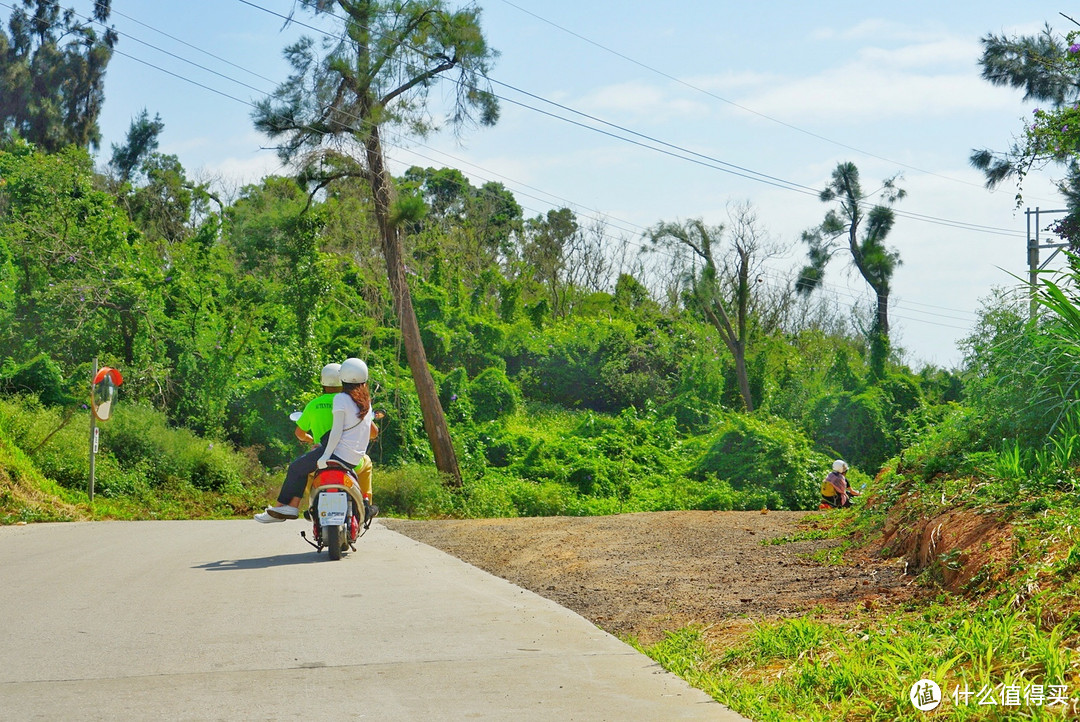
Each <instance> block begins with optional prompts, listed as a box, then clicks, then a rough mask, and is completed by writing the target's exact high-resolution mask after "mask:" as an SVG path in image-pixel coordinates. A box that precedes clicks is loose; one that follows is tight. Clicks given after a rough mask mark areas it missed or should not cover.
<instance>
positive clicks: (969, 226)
mask: <svg viewBox="0 0 1080 722" xmlns="http://www.w3.org/2000/svg"><path fill="white" fill-rule="evenodd" d="M237 1H238V2H241V3H243V4H244V5H248V6H249V7H252V8H255V9H258V10H261V11H263V12H266V13H269V14H271V15H274V16H276V17H279V18H282V19H285V20H286V21H288V22H293V23H297V24H298V25H301V26H302V27H307V28H310V29H312V30H315V31H317V32H321V33H324V34H329V33H327V32H326V31H325V30H323V29H320V28H316V27H314V26H312V25H308V24H306V23H303V22H301V21H299V20H296V19H294V18H293V17H291V16H286V15H282V14H281V13H278V12H276V11H273V10H270V9H269V8H266V7H263V6H261V5H259V4H257V3H255V2H252V1H251V0H237ZM504 1H505V0H504ZM332 17H335V18H337V16H336V15H332ZM364 29H365V30H367V31H368V32H372V30H371V28H364ZM337 37H339V38H341V39H344V37H345V36H337ZM402 44H403V45H404V46H405V47H409V48H410V49H412V50H414V51H415V52H418V53H420V54H421V55H424V54H425V53H424V52H423V51H422V50H420V49H418V48H415V47H413V46H410V45H408V43H402ZM437 79H438V80H439V81H442V82H451V83H460V82H461V81H459V80H456V79H454V78H447V77H444V76H442V75H439V76H437ZM488 80H490V81H491V82H492V83H494V84H498V85H502V86H503V87H506V88H510V89H513V90H515V91H516V92H519V93H522V94H524V95H527V96H528V97H532V98H536V99H538V100H541V101H543V102H545V103H548V104H551V105H553V106H556V107H559V108H561V109H563V110H566V111H568V112H572V113H574V114H577V115H579V116H582V117H587V118H589V119H591V120H594V121H595V122H600V123H604V124H605V125H608V126H609V127H614V128H617V129H619V130H621V131H623V132H627V133H632V134H633V135H635V136H637V137H640V138H644V139H648V140H649V141H650V142H653V143H658V144H661V145H664V146H667V147H669V148H675V149H678V150H679V151H680V152H684V153H689V154H692V155H693V156H697V158H695V157H687V156H683V155H679V154H678V153H674V152H672V151H669V150H665V149H664V148H658V147H655V146H651V145H648V144H646V143H643V142H639V141H635V140H634V139H632V138H626V137H623V136H619V135H616V134H614V133H611V132H608V131H605V130H603V129H602V128H596V127H594V126H590V125H587V124H584V123H581V122H578V121H575V120H573V119H570V118H565V117H563V116H560V115H557V114H554V113H551V112H548V111H545V110H542V109H540V108H537V107H535V106H531V105H529V104H527V103H522V102H520V101H517V100H513V99H511V98H506V97H504V96H500V95H497V94H493V95H495V97H497V98H499V99H500V100H503V101H505V102H508V103H511V104H514V105H518V106H520V107H523V108H526V109H529V110H532V111H534V112H537V113H540V114H542V115H546V116H548V117H551V118H555V119H558V120H562V121H563V122H566V123H570V124H572V125H576V126H578V127H581V128H585V129H587V130H591V131H593V132H596V133H600V134H602V135H605V136H608V137H611V138H615V139H617V140H622V141H623V142H626V143H631V144H633V145H637V146H639V147H643V148H647V149H649V150H653V151H655V152H658V153H662V154H664V155H668V156H671V157H674V158H678V159H681V160H686V161H689V162H691V163H695V164H697V165H701V166H705V167H708V168H712V169H714V170H719V171H721V172H723V173H728V174H731V175H735V176H738V177H741V178H746V179H747V180H754V181H758V182H760V183H765V184H766V185H771V186H774V187H777V188H781V189H784V190H792V191H795V192H798V193H803V194H806V195H814V196H817V195H818V194H819V192H820V191H818V190H815V189H812V188H809V187H807V186H803V185H801V184H798V183H794V182H792V181H786V180H783V179H781V178H777V177H775V176H771V175H768V174H766V173H761V172H759V171H754V170H751V169H748V168H743V167H742V166H737V165H735V164H732V163H728V162H727V161H723V160H720V159H717V158H713V157H711V156H706V155H703V154H699V153H696V152H694V151H690V150H687V149H685V148H683V147H681V146H678V145H675V144H671V143H667V142H665V141H662V140H659V139H656V138H653V137H652V136H648V135H646V134H642V133H638V132H636V131H632V130H629V129H627V128H624V127H622V126H619V125H617V124H614V123H610V122H608V121H604V120H602V119H599V118H596V117H594V116H591V115H589V114H588V113H584V112H582V111H578V110H575V109H573V108H570V107H568V106H565V105H562V104H560V103H556V102H554V101H551V100H548V99H546V98H543V97H541V96H538V95H535V94H533V93H529V92H528V91H524V90H521V89H519V88H516V87H514V86H512V85H509V84H506V83H502V82H500V81H498V80H495V79H494V78H490V77H489V78H488ZM721 100H723V99H722V98H721ZM727 102H729V101H727ZM770 120H771V119H770ZM777 122H779V121H777ZM826 140H827V139H826ZM854 150H857V149H854ZM860 152H861V151H860ZM699 158H700V159H703V160H699ZM884 160H887V159H884ZM889 162H893V161H889ZM900 165H903V164H900ZM732 169H737V170H732ZM915 170H920V169H915ZM920 172H927V173H928V171H921V170H920ZM931 175H934V174H931ZM942 177H944V176H942ZM979 187H980V188H981V186H979ZM893 210H894V212H895V213H896V215H897V216H899V217H903V218H909V219H911V220H917V221H921V222H924V223H932V224H937V225H944V226H949V227H953V228H960V229H964V230H972V231H977V232H982V233H991V234H995V235H1006V236H1014V237H1017V238H1019V237H1023V235H1024V234H1022V233H1019V232H1017V231H1012V230H1009V229H1003V228H994V227H991V226H981V225H979V224H974V223H968V222H966V221H956V220H950V219H943V218H937V217H935V216H929V215H924V214H918V213H913V212H911V211H904V210H901V209H893Z"/></svg>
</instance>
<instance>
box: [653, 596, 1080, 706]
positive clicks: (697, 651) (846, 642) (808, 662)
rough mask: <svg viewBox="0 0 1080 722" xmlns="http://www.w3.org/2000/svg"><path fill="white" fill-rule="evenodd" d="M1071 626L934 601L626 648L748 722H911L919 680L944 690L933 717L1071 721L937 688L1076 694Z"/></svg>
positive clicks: (682, 634) (1078, 666)
mask: <svg viewBox="0 0 1080 722" xmlns="http://www.w3.org/2000/svg"><path fill="white" fill-rule="evenodd" d="M1078 622H1080V618H1078V617H1076V616H1071V617H1070V618H1069V619H1067V620H1065V621H1063V622H1061V623H1058V624H1056V625H1054V626H1052V627H1051V628H1049V629H1044V628H1043V625H1042V622H1041V621H1040V620H1039V618H1038V615H1037V612H1036V609H1035V607H1034V606H1032V605H1028V606H1027V607H1025V608H1023V609H1013V610H1010V609H1007V608H1004V607H996V606H995V607H990V608H985V609H974V608H972V607H970V606H969V605H967V604H965V603H964V602H963V600H960V599H957V598H952V597H942V598H941V599H940V600H939V602H935V603H928V604H927V606H926V607H925V608H920V606H919V605H917V604H916V605H913V606H911V607H909V608H907V609H902V610H898V611H895V612H892V613H890V614H888V615H887V616H884V617H882V618H878V619H874V618H871V617H869V616H867V615H866V614H854V613H852V614H850V615H847V616H845V617H840V618H837V617H836V616H835V615H833V616H825V615H824V614H821V613H818V614H816V615H810V616H807V617H803V618H797V619H789V620H784V621H779V622H767V623H760V624H755V625H752V626H751V627H750V629H749V630H748V631H747V632H746V633H745V634H744V635H743V636H742V640H741V642H740V643H738V644H737V645H736V646H735V647H734V648H731V649H726V650H724V649H714V648H713V647H712V646H711V645H710V643H709V638H708V635H707V634H706V632H705V631H704V630H701V629H695V628H688V629H683V630H680V631H678V632H674V633H670V634H668V636H667V638H666V639H664V640H663V641H661V642H659V643H657V644H654V645H651V646H648V647H641V646H640V645H637V646H638V648H639V649H641V651H643V652H644V653H646V654H648V655H649V656H650V657H652V658H653V659H655V660H656V661H657V662H659V663H660V664H661V665H663V667H664V668H665V669H667V670H669V671H671V672H674V673H675V674H678V675H679V676H681V677H683V678H684V679H686V680H687V681H688V682H690V683H691V684H693V685H694V686H696V687H699V688H700V689H703V690H704V691H706V692H708V693H709V694H710V695H712V696H713V697H714V698H715V699H716V700H718V701H719V702H721V703H723V704H725V705H727V706H729V707H731V708H732V709H734V710H735V711H737V712H739V713H741V714H743V715H746V716H747V717H749V718H751V719H754V720H846V719H859V720H917V719H923V718H924V713H922V712H919V711H917V710H915V709H914V707H913V706H912V704H911V703H910V701H909V698H908V694H909V692H910V689H911V686H912V685H913V684H914V683H915V682H916V681H918V680H920V679H931V680H934V681H935V682H937V683H938V685H939V686H940V687H941V688H942V690H944V692H945V695H946V699H945V700H944V701H943V703H942V706H941V708H940V709H939V710H938V712H937V713H936V714H935V716H934V719H955V720H996V719H1020V718H1024V719H1036V720H1041V719H1073V718H1074V717H1073V715H1074V714H1075V713H1074V712H1073V711H1072V708H1071V706H1070V707H1069V711H1068V712H1067V713H1066V712H1065V710H1064V709H1062V708H1061V707H1060V706H1055V707H1038V706H1035V705H1026V706H1025V705H1021V706H1015V707H1003V706H1002V705H998V706H997V707H989V706H987V705H977V704H975V702H974V699H975V698H974V695H973V696H972V697H971V698H969V703H968V704H966V705H965V704H963V696H962V694H961V695H960V696H959V697H958V700H959V701H960V702H961V703H960V704H957V703H955V702H954V701H953V699H951V698H950V697H949V695H951V694H952V693H953V692H954V690H955V691H958V692H960V693H962V692H963V690H964V689H965V688H966V689H967V690H969V691H971V692H973V693H977V692H979V691H981V690H983V688H984V687H986V686H989V687H990V688H997V689H996V690H995V694H996V695H998V699H999V701H1000V700H1001V697H1000V695H1001V694H1002V692H1003V691H1004V687H1008V686H1010V685H1015V686H1016V687H1017V688H1018V689H1020V690H1023V689H1025V688H1027V687H1029V686H1030V685H1039V684H1041V685H1044V690H1046V689H1048V687H1049V685H1065V686H1066V687H1067V688H1068V689H1069V690H1070V693H1071V694H1074V695H1077V696H1080V694H1078V693H1080V659H1078V657H1077V653H1076V652H1075V651H1074V649H1073V647H1075V645H1076V643H1077V641H1078V638H1080V634H1078V630H1080V624H1078ZM999 685H1001V686H1002V687H1000V688H999ZM1070 704H1071V703H1070ZM1055 709H1057V711H1054V710H1055ZM1017 713H1022V714H1017ZM1022 715H1026V716H1022Z"/></svg>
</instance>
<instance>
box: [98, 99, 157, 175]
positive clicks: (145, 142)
mask: <svg viewBox="0 0 1080 722" xmlns="http://www.w3.org/2000/svg"><path fill="white" fill-rule="evenodd" d="M163 130H165V124H164V123H163V122H161V116H160V115H154V119H153V120H150V114H149V113H148V112H147V110H146V108H143V110H142V113H140V114H139V117H137V118H134V119H132V121H131V127H130V128H128V133H127V141H126V142H125V143H124V144H123V145H116V144H115V143H113V146H112V159H111V160H110V161H109V170H111V171H112V172H113V173H114V174H115V175H116V179H117V180H118V181H119V182H120V183H127V182H128V181H130V180H131V179H132V177H133V176H134V175H135V173H136V172H137V171H138V170H139V169H140V167H141V166H142V165H143V163H144V162H145V161H146V160H147V158H149V157H150V156H151V155H152V154H154V153H156V152H157V149H158V136H159V135H161V131H163Z"/></svg>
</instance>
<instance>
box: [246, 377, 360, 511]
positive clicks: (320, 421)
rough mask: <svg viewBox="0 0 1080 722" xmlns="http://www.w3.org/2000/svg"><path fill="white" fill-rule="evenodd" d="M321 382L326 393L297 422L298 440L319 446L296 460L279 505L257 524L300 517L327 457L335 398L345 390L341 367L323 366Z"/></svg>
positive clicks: (312, 401)
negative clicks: (321, 461)
mask: <svg viewBox="0 0 1080 722" xmlns="http://www.w3.org/2000/svg"><path fill="white" fill-rule="evenodd" d="M320 376H321V378H320V379H319V381H320V383H321V384H322V387H323V393H322V395H321V396H318V397H316V398H314V399H312V400H311V401H309V402H308V404H307V406H305V407H304V411H303V412H302V413H301V414H300V417H299V418H298V419H296V429H295V430H294V431H293V433H294V434H295V435H296V438H297V439H299V440H300V441H302V442H304V443H309V444H315V446H314V448H312V449H311V451H309V452H307V453H306V454H302V455H300V456H298V457H297V458H295V459H293V462H292V463H291V464H289V468H288V470H287V471H286V472H285V481H284V482H283V483H282V485H281V491H280V492H279V493H278V498H277V501H278V505H277V506H275V507H269V506H268V507H266V510H265V511H263V512H261V513H259V514H256V515H255V521H257V522H261V523H263V524H269V523H272V522H278V521H286V520H288V519H295V518H296V517H297V516H299V514H300V497H301V496H303V494H304V488H305V487H306V486H307V477H308V474H310V473H311V472H313V471H315V469H316V465H317V463H318V461H319V459H320V458H321V457H322V455H323V451H324V449H323V446H322V445H323V443H324V442H325V441H326V435H327V433H328V432H329V431H330V429H331V428H332V427H333V425H334V413H333V407H334V396H336V395H337V394H338V393H339V392H340V391H341V364H336V363H332V364H327V365H326V366H323V369H322V374H321V375H320Z"/></svg>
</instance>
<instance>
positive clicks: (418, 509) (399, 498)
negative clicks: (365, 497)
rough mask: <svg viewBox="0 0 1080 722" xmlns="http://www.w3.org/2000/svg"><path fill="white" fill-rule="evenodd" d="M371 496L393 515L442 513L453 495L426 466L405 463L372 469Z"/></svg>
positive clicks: (449, 507) (449, 508)
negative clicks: (395, 466) (391, 467)
mask: <svg viewBox="0 0 1080 722" xmlns="http://www.w3.org/2000/svg"><path fill="white" fill-rule="evenodd" d="M372 489H373V490H372V496H373V497H374V500H375V503H376V504H377V505H378V506H379V508H380V510H381V511H384V512H385V513H387V514H391V515H394V516H405V517H410V518H411V517H417V516H419V517H425V518H431V517H436V518H437V517H443V516H448V515H450V513H451V511H452V509H453V495H452V493H451V492H450V490H449V489H448V488H446V486H445V485H444V484H443V482H442V479H441V478H440V477H439V472H438V471H437V470H436V469H435V468H434V467H430V466H422V465H419V464H406V465H404V466H399V467H397V468H394V469H379V468H376V469H375V473H374V476H373V478H372Z"/></svg>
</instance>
